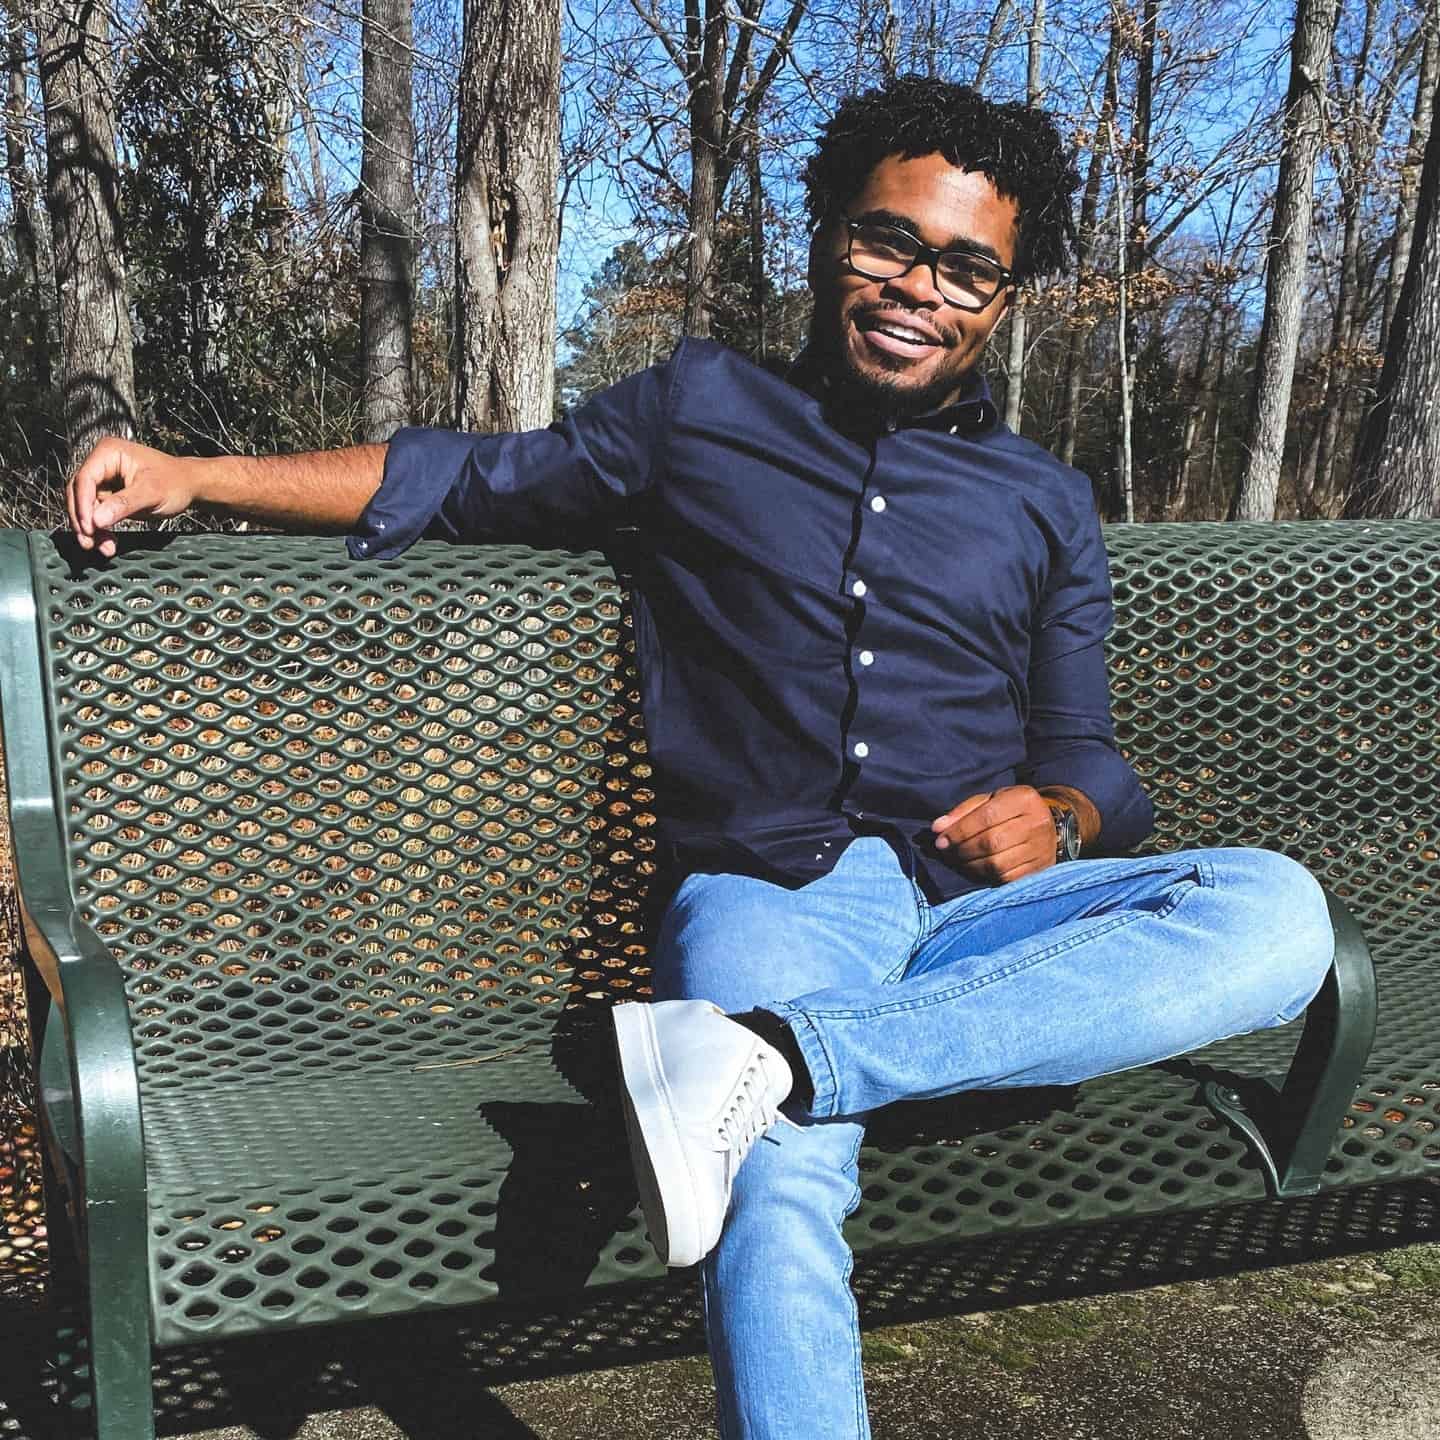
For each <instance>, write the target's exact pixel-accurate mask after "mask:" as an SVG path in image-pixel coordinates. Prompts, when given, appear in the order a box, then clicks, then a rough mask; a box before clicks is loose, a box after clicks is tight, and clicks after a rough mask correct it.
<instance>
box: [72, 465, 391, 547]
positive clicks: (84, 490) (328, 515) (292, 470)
mask: <svg viewBox="0 0 1440 1440" xmlns="http://www.w3.org/2000/svg"><path fill="white" fill-rule="evenodd" d="M385 450H386V447H385V446H384V445H356V446H352V447H350V448H348V449H344V450H321V451H313V452H310V453H307V454H302V455H272V456H260V457H250V456H242V455H219V456H215V457H213V458H205V459H195V458H182V457H180V456H175V455H167V454H165V453H164V452H163V451H160V450H152V449H150V448H149V447H148V446H146V445H137V444H135V443H134V442H133V441H130V440H117V439H113V438H111V439H106V440H102V441H101V442H100V443H99V444H98V445H97V446H96V447H95V448H94V449H93V450H92V451H91V452H90V454H89V455H88V456H86V458H85V461H84V463H83V464H82V465H81V466H80V468H79V469H78V470H77V471H76V472H75V474H74V475H73V476H72V477H71V480H70V483H69V485H68V486H66V489H65V505H66V509H67V510H68V511H69V515H70V524H71V526H72V527H73V529H74V531H75V536H76V539H77V540H78V541H79V542H80V545H81V547H82V548H83V549H86V550H92V549H93V550H98V551H99V552H100V554H102V555H113V554H114V553H115V536H114V527H115V526H116V525H117V524H118V523H119V522H120V521H121V520H126V519H131V518H135V517H138V516H143V515H148V516H154V517H156V518H164V517H166V516H170V515H179V514H181V513H182V512H183V511H185V510H188V509H189V508H190V507H191V506H193V505H206V506H214V507H215V508H217V509H220V510H224V511H226V512H227V513H228V514H231V515H238V516H241V517H243V518H245V519H249V520H259V521H261V522H262V523H264V524H267V525H276V526H280V527H281V528H284V529H290V530H341V531H345V530H352V529H353V528H354V526H355V522H356V521H357V520H358V519H359V518H360V514H361V512H362V511H363V510H364V509H365V506H366V505H367V504H368V503H369V500H370V497H371V496H372V495H374V493H375V491H376V490H377V489H378V488H379V485H380V478H381V475H382V474H383V473H384V468H385Z"/></svg>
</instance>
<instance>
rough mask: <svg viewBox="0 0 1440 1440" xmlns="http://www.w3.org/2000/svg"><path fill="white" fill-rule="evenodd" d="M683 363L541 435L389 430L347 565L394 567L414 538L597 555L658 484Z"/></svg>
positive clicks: (628, 384) (627, 385) (627, 386)
mask: <svg viewBox="0 0 1440 1440" xmlns="http://www.w3.org/2000/svg"><path fill="white" fill-rule="evenodd" d="M679 360H680V355H679V352H677V354H676V355H675V356H674V357H672V359H671V360H670V361H669V362H667V363H666V364H664V365H658V366H655V367H653V368H652V369H649V370H644V371H641V372H640V373H639V374H637V375H632V376H630V377H629V378H628V379H625V380H622V381H620V383H619V384H617V385H613V386H611V387H610V388H609V389H608V390H605V391H603V392H602V393H601V394H599V395H597V396H596V397H595V398H594V399H593V400H591V401H589V402H588V403H587V404H585V405H583V406H581V407H580V408H579V409H577V410H576V411H574V412H573V413H572V414H570V415H567V416H566V417H565V418H564V419H563V420H558V421H556V422H555V424H553V425H551V426H550V427H549V428H548V429H545V430H529V431H524V432H520V433H515V434H508V435H464V434H459V433H457V432H456V431H453V430H430V429H405V430H400V431H397V432H396V434H395V436H394V437H393V438H392V439H391V441H390V445H389V449H388V451H387V452H386V456H385V474H384V478H383V480H382V481H381V483H380V488H379V489H378V490H377V491H376V492H375V494H374V496H373V497H372V498H371V500H370V503H369V505H367V506H366V508H365V510H364V512H363V514H362V515H361V516H360V519H359V521H358V522H357V524H356V528H355V533H354V534H352V535H351V536H350V537H349V541H348V544H349V550H350V554H351V555H352V556H353V557H354V558H355V559H372V560H384V559H390V558H392V557H393V556H396V555H399V554H401V553H402V552H403V551H404V550H406V549H408V548H409V546H411V545H413V544H414V543H415V541H416V540H419V539H421V538H426V539H442V540H452V541H458V542H464V543H478V542H481V541H511V542H515V543H521V544H527V545H535V546H537V547H542V548H544V547H570V546H583V545H591V544H594V543H595V542H596V538H597V533H598V530H599V529H600V528H603V527H605V526H607V525H612V524H615V523H618V522H620V521H621V520H622V519H623V518H624V511H625V510H626V508H627V506H628V505H629V504H630V503H631V502H632V501H634V500H636V499H637V498H639V497H640V496H641V495H643V494H645V492H646V491H648V490H649V489H650V488H651V486H652V485H653V484H654V482H655V476H656V473H657V469H658V465H659V461H660V456H661V454H662V452H663V448H664V430H665V408H666V400H667V397H668V393H669V388H670V385H671V383H672V379H673V367H674V366H675V365H677V364H678V363H679Z"/></svg>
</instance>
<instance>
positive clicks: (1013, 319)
mask: <svg viewBox="0 0 1440 1440" xmlns="http://www.w3.org/2000/svg"><path fill="white" fill-rule="evenodd" d="M1001 19H1002V17H1001V15H1000V12H999V11H998V10H997V11H996V22H997V23H998V22H999V21H1000V20H1001ZM994 28H995V27H994V25H993V24H992V26H991V29H992V32H993V30H994ZM1029 46H1030V48H1029V57H1028V64H1027V66H1026V71H1025V103H1026V104H1027V105H1038V104H1039V103H1040V101H1041V99H1042V97H1043V96H1044V93H1045V83H1044V78H1043V75H1042V62H1043V59H1044V46H1045V0H1033V6H1032V8H1031V11H1030V36H1029ZM987 49H988V47H987ZM980 68H981V71H982V72H983V70H984V68H985V66H984V62H983V61H982V62H981V67H980ZM1027 298H1028V297H1027V296H1026V294H1025V292H1024V290H1023V289H1021V290H1018V291H1017V292H1016V294H1015V302H1014V304H1013V305H1012V306H1011V307H1010V335H1009V348H1008V355H1007V359H1006V366H1005V377H1006V378H1005V423H1006V425H1008V426H1009V427H1010V429H1012V430H1013V431H1014V432H1015V433H1016V434H1017V435H1018V434H1019V433H1020V418H1021V416H1022V415H1023V414H1024V410H1025V332H1026V330H1027V329H1028V326H1027V324H1026V319H1027V314H1026V303H1027Z"/></svg>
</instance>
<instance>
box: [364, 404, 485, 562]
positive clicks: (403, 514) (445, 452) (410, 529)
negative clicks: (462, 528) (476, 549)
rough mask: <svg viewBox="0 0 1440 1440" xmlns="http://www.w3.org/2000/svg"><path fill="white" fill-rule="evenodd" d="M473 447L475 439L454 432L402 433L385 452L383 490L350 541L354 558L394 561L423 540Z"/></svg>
mask: <svg viewBox="0 0 1440 1440" xmlns="http://www.w3.org/2000/svg"><path fill="white" fill-rule="evenodd" d="M474 444H475V437H474V436H473V435H462V434H460V433H459V432H458V431H455V430H425V429H405V430H397V431H396V432H395V434H394V435H393V436H392V437H391V440H390V446H389V449H388V450H387V451H386V452H385V474H384V478H383V479H382V480H381V481H380V488H379V489H378V490H377V491H376V492H375V494H374V495H373V496H371V498H370V503H369V504H368V505H367V506H366V507H365V509H364V510H363V511H362V512H361V515H360V519H359V520H358V521H357V522H356V524H355V530H354V533H353V534H351V535H350V536H349V537H348V538H347V539H346V542H345V544H346V548H347V549H348V550H349V551H350V556H351V558H352V559H354V560H393V559H394V558H395V557H396V556H397V555H401V554H403V553H404V552H405V551H406V550H408V549H409V548H410V547H411V546H412V545H413V544H414V543H415V542H416V541H417V540H418V539H420V537H421V536H422V535H423V534H425V532H426V530H428V529H429V528H430V524H431V522H432V521H433V520H434V519H435V518H436V516H437V515H439V513H440V507H441V506H442V505H443V504H444V503H445V498H446V496H448V495H449V494H450V491H451V490H452V489H453V488H454V486H455V484H456V482H457V480H458V479H459V478H460V474H461V472H462V470H463V469H464V467H465V464H466V461H467V460H468V459H469V457H470V452H471V450H472V449H473V448H474ZM444 538H446V539H452V540H453V539H457V538H458V536H454V535H448V534H447V535H446V536H445V537H444Z"/></svg>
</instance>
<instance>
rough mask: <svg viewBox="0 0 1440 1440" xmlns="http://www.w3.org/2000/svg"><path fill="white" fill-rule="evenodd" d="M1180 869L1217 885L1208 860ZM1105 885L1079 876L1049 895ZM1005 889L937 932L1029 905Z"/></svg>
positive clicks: (1081, 863) (1076, 863)
mask: <svg viewBox="0 0 1440 1440" xmlns="http://www.w3.org/2000/svg"><path fill="white" fill-rule="evenodd" d="M1087 863H1088V864H1091V865H1094V864H1098V863H1100V862H1098V861H1089V862H1086V861H1084V860H1075V861H1071V862H1070V864H1072V865H1074V867H1075V868H1076V870H1077V871H1078V870H1080V869H1081V868H1082V867H1083V866H1085V865H1086V864H1087ZM1155 868H1156V869H1168V868H1170V867H1169V866H1168V865H1167V864H1163V863H1162V864H1160V865H1157V866H1156V867H1155ZM1180 868H1181V869H1188V870H1191V871H1194V872H1197V873H1203V875H1204V877H1205V878H1204V880H1203V882H1202V883H1204V884H1205V885H1206V886H1207V887H1210V888H1213V886H1214V883H1215V873H1214V870H1213V869H1212V868H1211V866H1210V862H1209V861H1208V860H1190V859H1187V860H1186V862H1185V864H1184V865H1183V866H1181V867H1180ZM1042 873H1043V872H1042ZM1091 873H1092V875H1093V871H1092V872H1091ZM1103 884H1104V882H1103V881H1101V880H1098V879H1085V878H1082V877H1081V876H1080V875H1078V874H1077V875H1076V877H1075V879H1074V880H1073V881H1071V883H1070V884H1068V885H1064V884H1062V885H1056V886H1053V887H1052V888H1051V889H1050V891H1049V894H1051V895H1073V894H1074V893H1075V892H1076V891H1077V890H1088V889H1091V888H1095V887H1099V886H1101V885H1103ZM1005 888H1006V887H1003V886H1000V887H996V892H995V893H996V897H997V898H996V899H994V900H993V901H991V902H990V903H988V904H986V905H982V906H977V907H976V908H975V909H973V910H960V911H957V912H956V913H955V914H954V915H952V916H950V917H949V918H948V919H947V920H946V921H945V922H944V924H941V925H939V926H937V927H936V930H937V931H938V930H943V929H945V928H946V926H948V925H950V924H952V923H956V922H959V921H968V920H974V919H977V918H978V917H979V916H981V915H988V914H992V913H993V912H994V911H996V910H1013V909H1015V908H1016V907H1017V906H1020V905H1025V904H1028V903H1029V902H1028V901H1027V900H1023V899H1021V900H1010V899H1006V898H1004V891H1005ZM972 893H976V892H972ZM931 933H935V932H934V931H932V932H931ZM925 938H926V939H928V938H929V935H928V934H927V936H926V937H925Z"/></svg>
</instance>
